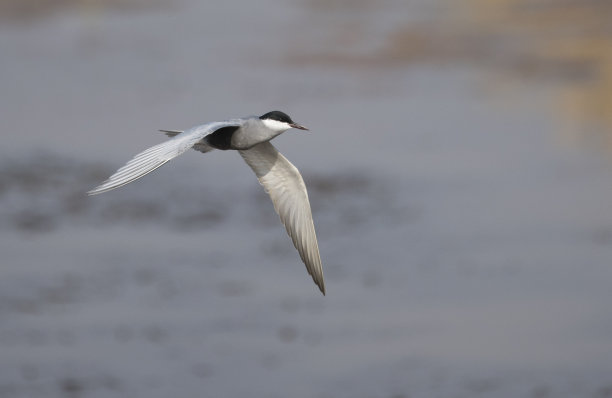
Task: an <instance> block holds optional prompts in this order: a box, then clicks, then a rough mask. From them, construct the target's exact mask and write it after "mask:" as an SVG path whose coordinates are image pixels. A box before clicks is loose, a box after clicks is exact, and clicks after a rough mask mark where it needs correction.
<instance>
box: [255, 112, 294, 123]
mask: <svg viewBox="0 0 612 398" xmlns="http://www.w3.org/2000/svg"><path fill="white" fill-rule="evenodd" d="M259 118H260V119H261V120H264V119H272V120H278V121H279V122H284V123H289V124H294V123H293V120H291V118H290V117H289V115H287V114H286V113H285V112H281V111H272V112H268V113H266V114H264V115H261V116H260V117H259Z"/></svg>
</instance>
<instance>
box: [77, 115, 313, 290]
mask: <svg viewBox="0 0 612 398" xmlns="http://www.w3.org/2000/svg"><path fill="white" fill-rule="evenodd" d="M291 128H294V129H299V130H308V129H307V128H306V127H304V126H302V125H299V124H297V123H295V122H294V121H293V120H291V118H290V117H289V116H288V115H287V114H285V113H283V112H280V111H272V112H268V113H266V114H265V115H262V116H259V117H257V116H251V117H246V118H239V119H230V120H226V121H223V122H211V123H206V124H202V125H200V126H196V127H192V128H190V129H189V130H185V131H177V130H160V131H162V132H164V133H166V135H167V136H169V137H170V139H169V140H168V141H166V142H163V143H161V144H159V145H155V146H154V147H151V148H149V149H147V150H145V151H143V152H141V153H139V154H138V155H136V156H135V157H134V158H133V159H132V160H130V161H129V162H128V163H127V164H126V165H125V166H123V167H121V168H120V169H119V170H117V171H116V172H115V174H113V175H112V176H110V177H109V178H108V180H106V181H104V182H103V183H102V184H100V185H99V186H98V187H96V188H94V189H92V190H91V191H89V192H87V193H88V194H89V195H95V194H99V193H103V192H107V191H110V190H112V189H115V188H119V187H121V186H123V185H126V184H129V183H130V182H132V181H135V180H137V179H139V178H140V177H143V176H144V175H146V174H148V173H150V172H152V171H153V170H155V169H157V168H158V167H161V166H163V165H164V164H165V163H166V162H168V161H170V160H172V159H174V158H175V157H177V156H178V155H180V154H182V153H184V152H186V151H187V150H189V149H190V148H193V149H195V150H197V151H200V152H203V153H206V152H209V151H212V150H213V149H221V150H230V149H231V150H236V151H238V153H240V155H241V156H242V158H243V159H244V161H245V162H246V163H247V164H248V165H249V166H250V167H251V169H252V170H253V171H254V172H255V175H256V176H257V179H259V182H260V184H261V185H262V186H263V187H264V189H265V190H266V192H267V193H268V194H269V195H270V198H271V199H272V203H273V204H274V209H275V210H276V212H277V213H278V215H279V216H280V219H281V222H282V223H283V224H284V225H285V228H286V229H287V233H288V234H289V236H290V237H291V239H292V240H293V245H294V246H295V248H296V249H297V250H298V252H299V253H300V257H301V258H302V261H303V262H304V264H306V269H307V270H308V273H309V274H310V275H311V276H312V279H313V280H314V282H315V283H316V284H317V286H318V287H319V289H320V290H321V293H323V294H324V295H325V282H324V281H323V268H322V266H321V257H320V255H319V245H318V243H317V236H316V234H315V228H314V223H313V221H312V213H311V210H310V202H309V201H308V192H307V191H306V185H305V184H304V180H303V179H302V176H301V175H300V172H299V171H298V169H297V168H296V167H295V166H294V165H293V164H291V162H289V161H288V160H287V159H286V158H285V157H284V156H283V155H281V153H280V152H278V151H277V150H276V148H275V147H274V146H273V145H272V144H271V143H270V140H271V139H273V138H274V137H276V136H278V135H280V134H282V133H284V132H285V131H287V130H289V129H291Z"/></svg>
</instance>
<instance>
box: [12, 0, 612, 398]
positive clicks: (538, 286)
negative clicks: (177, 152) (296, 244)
mask: <svg viewBox="0 0 612 398" xmlns="http://www.w3.org/2000/svg"><path fill="white" fill-rule="evenodd" d="M67 3H70V2H67ZM77 3H78V2H77ZM474 3H477V2H474ZM65 7H66V8H65V9H63V10H60V11H57V12H56V13H54V14H53V15H50V16H48V17H41V16H38V15H37V16H35V17H33V18H32V19H27V20H25V21H16V22H14V23H11V24H3V25H2V26H0V50H2V53H3V54H4V56H3V57H2V59H0V68H2V71H3V73H2V74H1V75H0V85H1V86H2V87H3V93H5V95H2V96H0V109H2V111H1V112H2V126H3V130H4V131H5V140H4V144H3V146H2V148H0V153H1V154H2V159H1V160H0V170H1V174H0V204H1V205H0V252H1V253H2V266H1V267H0V396H7V397H16V396H17V397H18V396H30V397H31V396H86V397H96V396H99V397H106V396H130V397H138V396H143V397H166V396H175V395H179V396H253V397H286V396H292V397H407V396H413V397H415V396H457V397H462V396H466V397H467V396H475V395H478V396H491V397H516V396H538V397H545V396H558V397H575V396H601V397H604V396H608V395H610V391H612V377H611V376H610V375H611V374H612V360H611V359H610V358H612V315H611V312H610V309H609V307H610V306H609V303H610V302H611V300H612V290H611V289H610V280H611V279H612V268H611V266H610V265H611V264H612V212H610V211H609V210H610V203H611V200H612V184H610V181H611V180H612V165H611V164H610V162H609V159H607V158H606V155H605V151H594V150H592V148H591V147H589V146H575V145H572V144H573V143H575V142H581V141H582V140H568V139H567V134H566V133H567V131H568V130H567V125H568V122H567V121H568V120H575V121H576V120H579V119H571V116H568V115H566V114H565V113H564V112H561V111H560V110H561V109H563V108H560V107H559V103H558V101H557V100H558V98H559V96H560V95H562V94H563V93H566V92H567V91H566V90H567V88H568V87H572V85H573V84H575V80H573V79H569V80H566V79H565V77H563V76H564V75H561V78H558V79H556V80H555V81H552V82H551V80H550V79H545V78H540V77H539V76H538V75H534V76H530V77H525V76H524V75H521V74H520V73H519V74H518V75H517V74H515V72H516V69H515V68H514V67H512V65H513V63H512V62H510V61H508V63H505V61H504V60H501V61H500V60H498V61H497V62H479V61H478V60H476V61H475V62H472V61H469V60H467V61H466V57H465V56H464V55H462V54H456V52H454V51H448V49H446V48H445V47H439V46H437V45H431V46H429V47H424V46H420V47H419V46H416V47H414V45H413V47H412V50H410V51H408V50H406V51H404V50H405V48H407V47H401V48H402V49H404V50H402V51H401V52H399V53H398V52H397V51H391V50H390V49H392V48H394V47H393V45H395V46H396V45H397V43H398V42H397V37H398V36H397V35H398V33H397V32H404V33H402V34H405V32H406V31H407V29H408V28H410V29H408V30H409V31H414V32H417V31H418V32H425V33H424V34H425V35H426V36H427V32H431V26H434V25H431V22H432V21H434V22H440V21H449V20H446V19H442V16H444V18H448V10H449V9H451V8H448V6H447V3H446V2H443V1H438V2H425V1H423V2H411V3H409V5H406V3H404V2H396V1H385V2H383V3H381V4H379V5H376V6H374V5H371V4H370V3H369V2H358V5H356V6H354V7H351V9H350V12H349V11H347V5H346V4H345V3H344V2H343V1H334V2H318V1H304V2H293V3H291V4H286V3H283V4H280V3H276V2H274V1H268V2H266V4H265V6H262V5H257V6H256V5H255V4H253V5H252V6H248V7H247V8H246V9H245V8H244V7H245V6H244V5H243V4H241V5H240V7H238V6H237V4H234V3H231V2H227V3H224V5H219V4H217V5H215V6H207V5H200V4H198V3H197V2H193V3H191V2H189V1H185V2H182V3H179V4H178V5H173V6H170V5H164V4H158V5H156V6H155V7H150V8H147V7H143V6H141V5H139V6H138V7H134V8H130V12H128V13H125V12H124V10H123V9H122V8H120V9H116V8H108V9H107V8H104V7H102V6H97V7H96V8H93V9H90V8H87V7H84V6H81V7H75V8H71V7H70V6H65ZM237 7H238V8H237ZM237 10H240V12H238V11H237ZM270 10H273V12H274V15H275V16H277V17H278V24H277V25H271V26H267V25H266V24H262V23H261V21H262V19H261V18H263V16H264V15H270V12H271V11H270ZM452 21H453V20H451V22H452ZM454 21H455V24H450V22H449V24H447V25H444V26H446V27H447V28H448V29H449V32H453V29H455V30H456V34H455V37H457V43H461V40H467V39H465V37H466V36H469V35H466V34H465V32H466V31H465V28H464V27H463V26H462V23H463V22H461V20H460V19H458V20H454ZM456 21H460V22H461V23H460V22H456ZM484 26H487V25H486V24H484ZM496 26H497V27H500V26H502V25H501V24H497V25H496ZM428 28H429V29H428ZM482 29H485V28H482ZM486 29H488V30H486V31H488V32H492V29H493V28H492V27H490V26H487V27H486ZM468 33H469V32H468ZM422 34H423V33H422ZM496 35H499V33H496ZM403 37H404V39H403V40H405V39H406V38H405V36H403ZM442 37H443V35H442ZM496 37H497V36H496ZM389 40H391V41H389ZM390 43H391V44H393V45H391V44H390ZM394 43H395V44H394ZM410 43H414V41H411V42H410ZM434 44H435V40H434ZM408 47H410V46H408ZM460 48H462V47H461V46H460ZM474 48H476V49H479V51H478V53H479V54H481V58H477V59H484V60H489V59H491V58H492V57H493V58H494V57H495V56H494V53H491V52H489V53H487V52H486V51H484V50H483V49H482V48H481V47H478V46H473V47H470V49H472V50H473V49H474ZM512 48H513V49H516V48H517V47H515V46H513V47H512ZM424 49H426V50H427V51H424ZM434 49H435V51H434ZM416 50H419V51H416ZM461 51H464V50H461ZM459 52H460V51H459ZM517 53H520V54H523V52H521V51H517V52H514V53H510V54H517ZM525 53H527V54H528V52H525ZM330 54H331V55H332V56H330ZM406 54H411V55H410V56H407V55H406ZM482 54H484V55H482ZM487 54H488V55H487ZM504 54H508V53H504ZM468 58H469V57H468ZM506 59H510V60H512V59H516V58H513V57H510V56H508V58H506ZM228 61H230V62H229V63H228ZM6 93H9V94H8V95H7V94H6ZM276 108H278V109H283V110H286V111H287V112H288V113H289V114H290V115H292V117H294V119H295V120H296V121H298V122H300V123H303V124H305V125H306V126H308V127H309V128H310V129H311V133H308V134H303V133H300V132H296V131H290V132H288V133H287V134H284V135H282V136H281V137H279V138H278V139H276V140H275V145H276V146H277V147H278V148H279V149H280V150H281V151H282V152H283V153H284V154H285V155H286V156H287V157H288V158H289V159H291V160H292V162H294V163H295V164H296V166H298V167H299V168H300V170H301V171H302V173H303V175H304V178H305V180H306V183H307V185H308V187H309V193H310V200H311V202H312V207H313V214H314V218H315V224H316V227H317V234H318V237H319V244H320V249H321V256H322V259H323V263H324V271H325V277H326V285H327V290H328V295H327V296H326V297H322V296H321V295H320V294H319V293H318V291H317V289H316V286H315V285H314V284H313V283H312V281H311V279H310V277H309V276H308V275H307V273H306V271H305V269H304V266H303V265H302V264H301V262H300V260H299V257H298V255H297V253H296V251H295V250H294V249H293V247H292V246H291V243H290V240H289V238H288V237H287V236H286V235H285V232H284V230H283V228H282V226H281V225H280V223H279V222H278V218H277V216H276V215H275V214H274V211H273V209H272V206H271V204H270V203H269V200H268V198H267V197H266V196H265V194H264V193H263V192H262V190H261V188H260V187H259V185H258V184H257V182H256V180H255V178H254V177H253V176H252V174H251V171H250V170H249V169H248V168H247V167H245V166H244V164H243V163H242V160H241V159H240V157H239V156H238V155H237V154H235V153H224V152H220V151H219V152H214V153H210V154H207V155H206V156H203V155H202V154H200V153H196V152H195V151H194V152H193V153H189V154H186V155H183V156H182V157H181V158H180V159H177V160H175V161H174V162H173V164H172V165H170V166H166V167H164V168H162V169H160V170H159V171H157V172H155V173H153V174H152V175H150V176H147V177H146V178H143V179H142V180H141V181H139V182H137V183H134V184H132V185H130V186H128V187H125V188H122V189H120V190H116V191H113V192H111V193H108V194H105V195H101V196H96V197H86V196H85V195H84V192H85V191H87V190H88V189H90V188H91V187H93V186H94V185H96V184H97V183H99V182H100V181H101V180H103V179H104V178H106V177H107V176H108V174H109V173H111V172H112V171H114V170H115V169H116V168H117V167H118V166H120V165H121V164H122V162H124V161H126V160H127V159H129V157H130V156H132V155H133V154H135V153H136V152H138V151H139V150H141V149H144V148H146V147H147V146H150V145H153V144H155V143H157V142H159V141H160V140H162V139H164V137H163V136H161V135H159V134H158V133H156V129H158V128H179V129H182V128H188V127H190V126H191V125H193V124H197V123H199V122H202V121H207V120H216V119H219V118H227V117H231V116H239V115H245V114H250V113H263V112H266V111H268V110H271V109H276ZM575 123H576V124H575V125H578V126H579V125H580V122H579V121H576V122H575ZM594 123H599V122H594ZM603 125H604V126H605V123H604V124H603ZM572 131H573V130H572ZM560 132H562V133H560Z"/></svg>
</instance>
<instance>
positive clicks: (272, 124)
mask: <svg viewBox="0 0 612 398" xmlns="http://www.w3.org/2000/svg"><path fill="white" fill-rule="evenodd" d="M262 122H263V124H264V125H265V126H266V127H267V128H269V129H271V130H289V129H290V128H291V126H289V124H287V123H285V122H280V121H278V120H274V119H264V120H262Z"/></svg>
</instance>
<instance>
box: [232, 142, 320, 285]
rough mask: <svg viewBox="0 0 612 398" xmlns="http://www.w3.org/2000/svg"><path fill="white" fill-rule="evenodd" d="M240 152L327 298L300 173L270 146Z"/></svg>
mask: <svg viewBox="0 0 612 398" xmlns="http://www.w3.org/2000/svg"><path fill="white" fill-rule="evenodd" d="M239 152H240V155H241V156H242V158H243V159H244V161H245V162H246V163H247V164H248V165H249V166H250V167H251V169H253V171H254V172H255V175H257V178H258V179H259V182H260V183H261V185H263V187H264V189H265V190H266V192H267V193H268V194H269V195H270V198H271V199H272V203H273V204H274V209H275V210H276V212H277V213H278V215H279V216H280V219H281V221H282V223H283V224H284V225H285V228H286V229H287V233H288V234H289V236H290V237H291V239H292V240H293V245H294V246H295V248H296V249H297V250H298V252H299V253H300V257H301V258H302V261H303V262H304V264H306V269H307V270H308V273H309V274H310V275H311V276H312V279H313V280H314V282H315V283H316V284H317V286H318V287H319V289H320V290H321V293H323V294H324V295H325V282H324V280H323V268H322V265H321V256H320V255H319V245H318V243H317V236H316V234H315V228H314V223H313V221H312V213H311V210H310V202H309V201H308V192H307V191H306V185H305V184H304V180H303V179H302V176H301V175H300V172H299V171H298V169H297V168H296V167H295V166H294V165H293V164H291V162H289V161H288V160H287V158H285V157H284V156H283V155H281V154H280V152H278V151H277V150H276V148H274V146H273V145H272V144H271V143H270V142H264V143H261V144H258V145H256V146H254V147H252V148H250V149H247V150H243V151H239Z"/></svg>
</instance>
